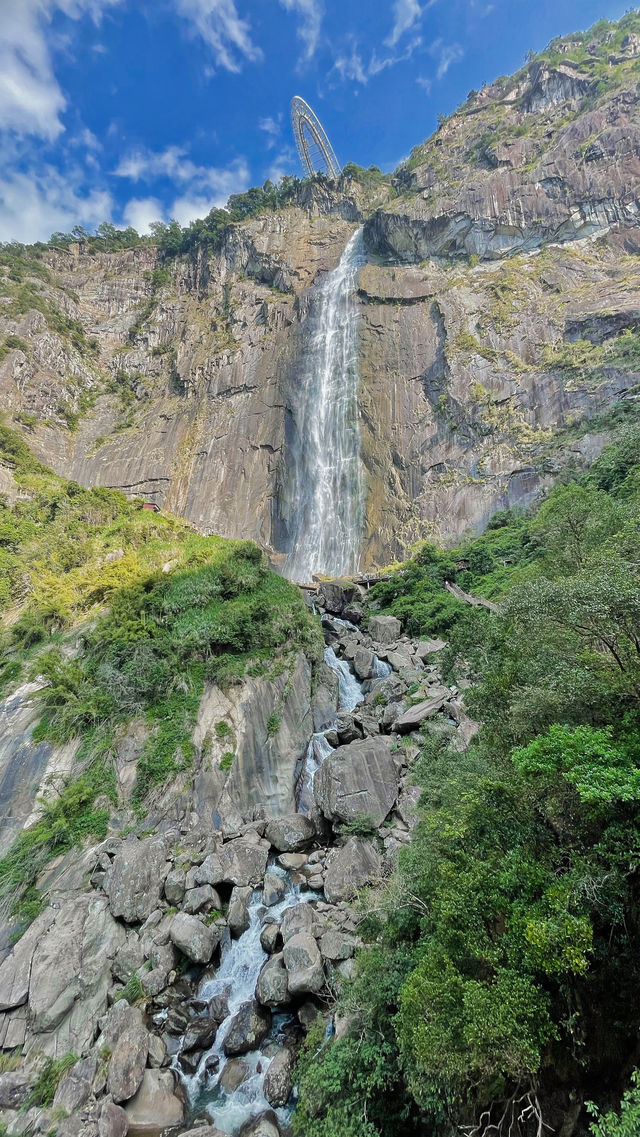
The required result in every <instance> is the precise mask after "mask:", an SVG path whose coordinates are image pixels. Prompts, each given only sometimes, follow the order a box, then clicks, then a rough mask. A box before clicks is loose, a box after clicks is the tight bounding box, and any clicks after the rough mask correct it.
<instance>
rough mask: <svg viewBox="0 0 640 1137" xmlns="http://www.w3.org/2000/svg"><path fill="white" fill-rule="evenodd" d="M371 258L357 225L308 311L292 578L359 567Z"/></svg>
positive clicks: (295, 406) (295, 459)
mask: <svg viewBox="0 0 640 1137" xmlns="http://www.w3.org/2000/svg"><path fill="white" fill-rule="evenodd" d="M366 259H367V257H366V252H365V247H364V239H363V234H362V229H358V230H357V231H356V232H355V233H354V234H353V236H352V237H351V239H350V240H349V242H348V244H347V246H346V248H345V250H344V253H343V254H342V257H341V258H340V263H339V264H338V266H337V268H335V269H334V270H333V272H330V273H329V274H328V275H327V277H326V278H325V280H324V281H323V283H322V284H321V286H320V288H319V290H318V295H317V298H316V300H315V302H314V303H313V305H312V308H311V313H310V316H309V329H310V336H309V341H308V346H307V349H306V351H305V353H304V356H303V359H302V363H301V367H300V373H299V375H298V377H297V385H296V389H295V391H294V394H293V397H292V414H293V422H294V431H295V435H294V440H293V444H292V455H291V456H292V470H291V482H290V486H289V497H290V500H291V501H292V502H293V503H294V520H293V528H292V534H291V538H292V544H291V551H290V553H289V556H288V557H287V561H286V563H285V567H284V574H285V576H288V577H289V579H290V580H299V581H305V580H311V578H312V576H313V574H314V573H327V574H328V575H329V576H344V575H346V574H348V573H352V572H355V571H356V570H357V568H358V561H359V557H360V539H361V534H362V523H363V501H364V480H363V476H362V467H361V463H360V424H359V418H358V387H359V373H358V336H357V331H358V306H357V303H356V299H355V290H356V285H357V280H358V274H359V272H360V269H361V268H362V266H363V265H364V264H365V263H366Z"/></svg>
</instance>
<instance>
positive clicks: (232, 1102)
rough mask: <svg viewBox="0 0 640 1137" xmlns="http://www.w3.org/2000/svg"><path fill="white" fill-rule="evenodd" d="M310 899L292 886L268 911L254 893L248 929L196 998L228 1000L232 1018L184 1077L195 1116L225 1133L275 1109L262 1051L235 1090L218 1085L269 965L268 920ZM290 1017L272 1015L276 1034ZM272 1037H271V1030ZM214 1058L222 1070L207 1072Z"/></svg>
mask: <svg viewBox="0 0 640 1137" xmlns="http://www.w3.org/2000/svg"><path fill="white" fill-rule="evenodd" d="M269 867H270V871H271V872H276V873H278V874H279V875H281V876H282V877H283V878H285V879H288V878H287V875H286V873H285V872H284V870H283V869H280V868H279V867H278V866H277V865H270V866H269ZM311 899H317V893H315V892H307V893H300V891H299V889H298V888H295V887H294V886H293V885H291V884H290V883H289V886H288V889H287V893H286V896H285V898H284V900H282V901H281V902H280V904H275V905H273V906H272V907H271V908H266V907H265V905H264V904H263V901H262V890H261V889H256V891H255V892H254V894H253V897H252V899H251V904H250V906H249V927H248V928H247V930H246V932H243V934H242V935H241V936H240V937H239V938H238V939H237V940H231V943H230V944H229V945H228V947H227V949H226V951H224V952H223V956H222V962H221V964H220V967H219V968H218V970H217V971H216V973H215V975H214V976H213V978H212V979H206V980H205V981H204V982H203V983H202V985H201V987H200V990H199V992H198V997H199V998H200V999H203V1000H206V1001H208V1000H210V999H212V998H213V997H214V995H225V996H226V997H227V999H228V1014H227V1016H226V1018H225V1019H224V1021H223V1022H222V1023H221V1024H220V1026H219V1027H218V1032H217V1034H216V1037H215V1041H214V1043H213V1046H212V1047H211V1049H210V1050H208V1051H207V1052H206V1054H205V1055H203V1058H202V1059H201V1061H200V1065H199V1067H198V1070H197V1071H196V1073H195V1074H193V1075H191V1076H189V1075H186V1074H184V1073H181V1077H182V1081H183V1083H184V1085H185V1087H186V1090H187V1094H188V1097H189V1102H190V1105H191V1109H192V1112H199V1111H200V1110H204V1111H206V1112H207V1113H208V1114H209V1116H210V1117H211V1119H212V1121H213V1123H214V1124H215V1126H216V1127H217V1128H218V1129H219V1130H221V1132H222V1133H229V1134H234V1133H237V1132H238V1130H239V1129H240V1128H241V1126H242V1125H243V1124H244V1122H245V1121H247V1120H248V1118H250V1117H254V1116H255V1115H256V1114H258V1113H262V1111H263V1110H265V1109H270V1108H271V1107H270V1106H269V1103H268V1101H267V1099H266V1098H265V1096H264V1093H263V1088H262V1086H263V1081H264V1075H265V1073H266V1072H267V1069H268V1067H269V1062H270V1060H271V1059H270V1058H269V1057H268V1056H267V1055H266V1054H264V1053H263V1052H262V1051H260V1050H254V1051H251V1052H250V1053H249V1054H245V1055H243V1057H242V1062H244V1063H245V1064H246V1065H247V1066H249V1069H250V1071H251V1072H250V1075H249V1076H248V1077H247V1078H246V1079H245V1081H244V1082H242V1084H241V1085H240V1086H238V1088H237V1089H236V1090H233V1091H232V1092H230V1093H226V1092H225V1091H224V1089H223V1088H222V1086H221V1085H220V1075H221V1073H222V1071H223V1069H224V1064H225V1061H226V1059H225V1056H224V1050H223V1045H224V1040H225V1038H226V1036H227V1034H228V1032H229V1029H230V1027H231V1022H232V1020H233V1018H234V1015H236V1014H237V1013H238V1011H239V1010H240V1008H241V1006H242V1005H243V1003H247V1002H249V1001H250V1000H252V999H253V998H254V992H255V987H256V983H257V981H258V976H259V974H260V971H261V969H262V966H263V964H264V963H265V962H266V960H267V959H268V956H267V953H266V952H265V951H264V949H263V947H262V945H261V943H260V932H261V931H262V927H263V923H264V919H265V917H266V916H270V917H273V918H274V919H275V920H276V921H278V922H279V921H280V920H281V919H282V915H283V913H284V912H285V910H286V909H287V908H290V907H291V906H292V905H294V904H300V903H304V902H306V901H307V900H311ZM287 1017H288V1016H277V1015H275V1014H274V1016H273V1022H274V1027H275V1028H276V1030H277V1025H278V1018H281V1019H282V1018H287ZM271 1033H272V1035H273V1033H274V1031H273V1029H272V1032H271ZM214 1058H218V1059H219V1065H218V1067H217V1069H216V1070H214V1071H211V1072H209V1071H210V1065H211V1060H212V1059H214ZM208 1068H209V1069H208ZM275 1113H276V1115H277V1117H278V1118H279V1120H280V1121H281V1122H283V1123H284V1122H286V1120H287V1117H288V1114H289V1111H288V1110H287V1109H278V1110H275Z"/></svg>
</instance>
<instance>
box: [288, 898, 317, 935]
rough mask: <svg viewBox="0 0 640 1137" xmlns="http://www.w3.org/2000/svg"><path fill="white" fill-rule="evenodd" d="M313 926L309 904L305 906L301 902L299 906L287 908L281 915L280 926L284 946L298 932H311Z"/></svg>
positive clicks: (311, 909)
mask: <svg viewBox="0 0 640 1137" xmlns="http://www.w3.org/2000/svg"><path fill="white" fill-rule="evenodd" d="M313 924H314V917H313V908H312V907H311V905H310V904H305V903H303V902H302V901H301V902H300V903H299V904H292V905H291V906H290V907H289V908H285V910H284V912H283V914H282V924H281V926H280V930H281V932H282V939H283V940H284V942H285V944H286V942H287V940H290V939H291V937H292V936H296V935H297V934H298V932H310V931H312V929H313Z"/></svg>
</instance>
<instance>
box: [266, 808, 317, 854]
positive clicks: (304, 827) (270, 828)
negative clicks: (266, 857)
mask: <svg viewBox="0 0 640 1137" xmlns="http://www.w3.org/2000/svg"><path fill="white" fill-rule="evenodd" d="M315 835H316V827H315V825H314V824H313V821H312V820H311V818H310V817H305V815H304V814H303V813H290V814H288V815H287V816H286V817H278V818H277V819H276V820H274V821H270V822H269V824H268V825H267V828H266V831H265V836H266V838H267V841H270V842H271V844H272V845H273V847H274V848H275V849H277V850H278V852H279V853H297V852H299V850H300V849H304V848H306V846H307V845H308V844H309V842H310V841H312V840H313V838H314V837H315Z"/></svg>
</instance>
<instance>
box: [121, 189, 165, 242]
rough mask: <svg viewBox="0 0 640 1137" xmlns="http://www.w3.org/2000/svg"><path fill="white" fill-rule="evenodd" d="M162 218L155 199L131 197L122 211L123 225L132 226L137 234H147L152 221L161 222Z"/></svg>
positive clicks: (159, 205)
mask: <svg viewBox="0 0 640 1137" xmlns="http://www.w3.org/2000/svg"><path fill="white" fill-rule="evenodd" d="M163 217H164V213H163V209H162V205H161V204H160V202H159V201H158V199H157V197H138V198H136V197H132V198H131V201H128V202H127V204H126V205H125V207H124V209H123V211H122V218H123V221H124V223H125V225H132V226H133V228H134V229H137V231H138V233H148V232H149V227H150V225H151V223H152V221H162V220H163Z"/></svg>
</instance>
